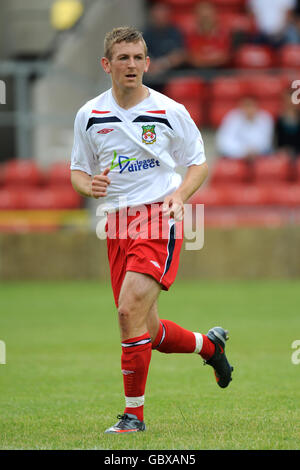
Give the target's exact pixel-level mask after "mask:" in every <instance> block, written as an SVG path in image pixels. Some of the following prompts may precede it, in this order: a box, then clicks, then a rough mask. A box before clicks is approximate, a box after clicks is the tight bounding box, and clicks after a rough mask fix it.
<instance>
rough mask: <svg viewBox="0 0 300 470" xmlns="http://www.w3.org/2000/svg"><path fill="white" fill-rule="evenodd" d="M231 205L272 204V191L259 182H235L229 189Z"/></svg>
mask: <svg viewBox="0 0 300 470" xmlns="http://www.w3.org/2000/svg"><path fill="white" fill-rule="evenodd" d="M227 195H228V196H227V197H228V201H229V203H230V205H233V206H258V205H263V206H264V205H267V204H270V202H271V199H270V192H269V190H268V188H267V187H265V186H263V185H257V184H233V185H230V187H229V188H228V191H227Z"/></svg>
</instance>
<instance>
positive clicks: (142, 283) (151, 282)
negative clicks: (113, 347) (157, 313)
mask: <svg viewBox="0 0 300 470" xmlns="http://www.w3.org/2000/svg"><path fill="white" fill-rule="evenodd" d="M159 292H160V285H159V283H158V282H157V281H155V279H153V278H152V277H150V276H148V275H145V274H141V273H136V272H131V271H129V272H127V273H126V275H125V278H124V281H123V284H122V288H121V291H120V297H119V302H118V315H119V325H120V333H121V342H122V355H121V368H122V374H123V384H124V392H125V403H126V407H125V410H124V414H123V415H122V417H121V420H120V422H119V423H117V424H116V425H115V426H112V428H109V429H108V430H107V431H106V432H110V433H114V432H135V431H143V430H144V429H145V425H144V423H143V408H144V394H145V387H146V380H147V375H148V369H149V364H150V359H151V352H152V343H151V337H150V335H149V333H148V328H147V316H148V312H149V310H150V308H151V306H152V305H153V304H154V302H155V300H156V299H157V297H158V295H159Z"/></svg>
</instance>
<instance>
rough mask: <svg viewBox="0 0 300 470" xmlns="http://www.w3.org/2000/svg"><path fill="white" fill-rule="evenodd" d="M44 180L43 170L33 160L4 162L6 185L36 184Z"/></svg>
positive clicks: (4, 180)
mask: <svg viewBox="0 0 300 470" xmlns="http://www.w3.org/2000/svg"><path fill="white" fill-rule="evenodd" d="M43 180H44V175H43V172H42V171H41V170H40V169H39V167H38V166H37V164H36V163H35V162H34V161H33V160H10V161H9V162H7V163H5V164H4V168H3V183H4V185H6V186H12V185H25V186H35V185H38V184H41V183H42V182H43Z"/></svg>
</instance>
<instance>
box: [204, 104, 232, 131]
mask: <svg viewBox="0 0 300 470" xmlns="http://www.w3.org/2000/svg"><path fill="white" fill-rule="evenodd" d="M237 104H238V102H237V100H220V99H215V100H213V101H212V102H211V103H210V106H209V110H208V112H209V124H210V125H211V126H212V127H213V128H217V127H219V125H220V124H221V122H222V120H223V119H224V117H225V116H226V114H227V113H228V112H229V111H231V110H232V109H234V108H236V106H237Z"/></svg>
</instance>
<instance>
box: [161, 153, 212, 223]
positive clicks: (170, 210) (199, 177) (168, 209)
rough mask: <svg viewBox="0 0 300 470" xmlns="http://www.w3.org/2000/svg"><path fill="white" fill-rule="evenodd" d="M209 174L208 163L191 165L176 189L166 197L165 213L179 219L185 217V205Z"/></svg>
mask: <svg viewBox="0 0 300 470" xmlns="http://www.w3.org/2000/svg"><path fill="white" fill-rule="evenodd" d="M207 174H208V166H207V163H206V162H204V163H202V165H191V166H189V167H188V169H187V172H186V174H185V177H184V179H183V181H182V183H181V185H180V186H179V188H178V189H176V191H174V193H172V194H170V195H169V196H167V197H165V200H164V205H163V213H164V214H165V215H170V216H171V217H174V218H175V219H177V220H181V219H182V217H183V209H184V207H183V205H184V203H185V202H186V201H188V200H189V198H190V197H191V196H192V195H193V194H194V193H195V192H196V191H197V189H199V188H200V186H201V185H202V184H203V182H204V181H205V179H206V177H207Z"/></svg>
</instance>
